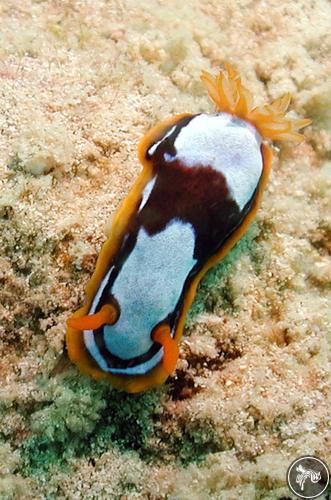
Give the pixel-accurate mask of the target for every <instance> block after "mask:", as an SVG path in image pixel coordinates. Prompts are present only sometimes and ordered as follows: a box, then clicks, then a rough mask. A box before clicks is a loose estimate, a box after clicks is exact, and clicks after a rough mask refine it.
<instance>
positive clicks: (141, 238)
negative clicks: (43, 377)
mask: <svg viewBox="0 0 331 500" xmlns="http://www.w3.org/2000/svg"><path fill="white" fill-rule="evenodd" d="M201 79H202V81H203V82H204V84H205V85H206V87H207V90H208V92H209V95H210V97H211V99H212V100H213V101H214V103H215V104H216V107H217V111H216V112H215V113H214V114H205V113H201V114H196V115H192V114H186V113H185V114H181V115H177V116H174V117H172V118H170V119H168V120H165V121H163V122H161V123H159V124H158V125H156V126H155V127H154V128H152V129H151V130H150V131H149V132H148V133H147V134H146V136H145V137H144V138H143V139H142V140H141V142H140V144H139V147H138V155H139V160H140V162H141V163H142V165H143V170H142V172H141V174H140V176H139V177H138V179H137V181H136V183H135V184H134V186H133V188H132V189H131V191H130V193H129V195H128V196H127V198H126V199H125V200H124V202H123V204H122V206H121V207H120V209H119V211H118V213H117V215H116V216H115V219H114V222H113V225H112V228H111V231H110V236H109V238H108V240H107V241H106V242H105V244H104V246H103V248H102V250H101V253H100V255H99V258H98V261H97V265H96V269H95V272H94V274H93V276H92V278H91V280H90V282H89V283H88V285H87V287H86V296H87V302H86V304H85V305H84V306H83V307H82V308H81V309H79V310H78V311H76V313H74V315H73V316H72V317H71V318H70V319H69V320H68V322H67V323H68V329H67V347H68V353H69V357H70V359H71V360H72V361H73V362H74V363H75V364H76V365H77V366H78V367H79V369H80V370H81V371H82V372H83V373H86V374H89V375H91V376H92V377H94V378H107V379H109V381H110V382H111V383H112V384H113V385H114V386H115V387H117V388H119V389H122V390H125V391H128V392H139V391H143V390H146V389H148V388H150V387H152V386H154V385H156V384H160V383H163V382H164V381H165V380H166V378H167V377H168V376H169V375H170V374H171V373H172V372H173V371H174V369H175V367H176V362H177V358H178V342H179V340H180V338H181V336H182V332H183V328H184V322H185V317H186V314H187V312H188V309H189V307H190V305H191V303H192V301H193V298H194V295H195V291H196V288H197V285H198V283H199V281H200V280H201V278H202V277H203V275H204V274H205V273H206V272H207V270H208V269H209V268H210V267H211V266H213V265H214V264H215V263H217V262H218V261H219V260H221V259H222V258H223V257H224V256H225V255H226V254H227V252H228V251H229V250H230V249H231V248H232V247H233V245H234V244H235V243H236V241H238V239H239V238H240V237H241V236H242V235H243V234H244V233H245V231H246V230H247V228H248V226H249V224H250V222H251V221H252V219H253V218H254V216H255V213H256V210H257V208H258V206H259V203H260V201H261V196H262V192H263V190H264V187H265V185H266V182H267V179H268V175H269V171H270V168H271V160H272V153H271V149H270V148H269V147H268V146H267V145H266V144H265V143H264V140H265V139H271V140H272V139H276V140H297V141H300V140H302V135H301V134H299V133H298V132H297V130H298V129H300V128H302V127H305V126H306V125H308V124H309V123H310V120H306V119H303V120H290V119H286V117H285V112H286V110H287V108H288V105H289V101H290V96H289V95H285V96H284V97H282V98H280V99H277V100H276V101H275V102H274V103H273V104H271V105H265V106H263V107H254V106H253V104H252V97H251V94H250V93H249V91H248V90H247V89H246V88H245V87H244V86H243V85H242V83H241V80H240V77H239V75H238V74H237V73H236V71H235V70H234V69H233V68H232V67H231V66H230V65H229V64H226V65H225V68H224V69H223V70H221V72H220V73H219V75H218V76H217V77H216V78H214V77H212V76H211V75H210V74H208V73H205V72H203V73H202V76H201Z"/></svg>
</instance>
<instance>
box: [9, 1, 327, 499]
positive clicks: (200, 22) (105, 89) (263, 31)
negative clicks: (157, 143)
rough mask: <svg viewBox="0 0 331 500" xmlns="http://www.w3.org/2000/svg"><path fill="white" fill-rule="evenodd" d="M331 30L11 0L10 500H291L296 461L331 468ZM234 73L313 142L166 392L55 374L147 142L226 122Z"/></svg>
mask: <svg viewBox="0 0 331 500" xmlns="http://www.w3.org/2000/svg"><path fill="white" fill-rule="evenodd" d="M330 25H331V6H330V3H329V2H328V1H327V0H296V1H287V0H266V1H258V0H255V1H254V0H251V1H250V0H231V1H230V0H228V1H227V0H224V1H221V0H206V1H202V0H201V1H197V0H188V1H186V2H178V1H177V0H167V1H163V0H159V1H157V0H146V1H142V2H140V1H136V0H123V1H120V0H114V1H106V0H103V1H102V0H93V1H92V0H86V1H75V0H62V1H57V0H53V1H51V0H45V1H43V0H38V1H37V0H35V1H33V0H6V1H4V0H0V26H1V28H0V81H1V86H0V131H1V135H0V225H1V228H0V250H1V253H0V322H1V323H0V325H1V326H0V350H1V359H0V373H1V377H0V399H1V406H0V412H1V418H0V439H1V444H0V498H3V499H7V498H8V499H11V498H18V499H21V498H24V499H44V498H45V499H51V498H67V499H75V500H76V499H83V498H84V499H99V498H100V499H102V498H111V499H121V500H125V499H134V498H142V499H145V498H146V499H150V500H157V499H163V498H167V499H172V500H175V499H176V500H177V499H178V500H184V499H190V500H195V499H197V500H200V499H202V500H205V499H222V500H223V499H224V500H230V499H231V500H232V499H233V500H237V499H239V498H240V499H245V500H250V499H272V500H273V499H282V498H283V499H284V498H294V497H293V496H291V494H290V492H289V490H288V488H287V486H286V470H287V467H288V466H289V464H290V462H291V461H292V460H293V459H295V458H297V457H299V456H300V455H304V454H314V455H317V456H318V457H320V458H323V459H325V460H326V461H329V465H330V463H331V451H330V450H331V431H330V426H331V397H330V394H331V393H330V335H331V333H330V332H331V307H330V306H331V301H330V297H331V261H330V251H331V210H330V209H331V134H330V128H331V116H330V108H331V82H330V74H331V32H330ZM224 61H230V62H231V63H232V64H233V65H234V66H235V67H236V68H237V69H238V70H239V71H240V73H241V74H242V75H243V81H244V82H245V84H246V86H247V87H248V88H249V89H250V90H251V91H252V92H253V94H254V97H255V99H256V102H257V104H262V103H264V102H266V101H270V100H272V99H275V98H277V97H279V96H280V95H282V94H283V93H285V92H291V93H292V95H293V101H292V110H293V111H292V114H293V116H295V115H297V116H305V117H309V118H311V119H312V120H313V125H312V126H311V127H309V128H308V129H307V130H306V131H305V136H306V140H305V142H303V143H302V144H300V145H296V146H293V145H291V144H279V145H278V149H277V150H276V155H275V160H274V164H273V171H272V175H271V179H270V182H269V185H268V189H267V191H266V193H265V196H264V200H263V204H262V207H261V208H260V210H259V212H258V216H257V219H256V221H255V223H254V224H253V225H252V227H251V229H250V230H249V232H248V234H247V235H246V236H245V237H244V238H243V239H242V240H241V241H240V243H239V244H238V245H237V246H236V247H235V249H234V250H233V251H232V252H231V254H230V255H229V256H228V257H227V258H226V260H225V261H224V262H223V263H222V264H220V265H219V266H218V267H217V268H216V269H214V270H213V271H211V272H210V273H209V274H208V276H207V277H206V278H205V280H204V281H203V283H202V285H201V286H200V288H199V292H198V295H197V298H196V300H195V303H194V305H193V307H192V310H191V313H190V316H189V318H188V321H187V327H186V331H185V336H184V339H183V341H182V343H181V352H180V361H179V363H178V366H177V371H176V373H175V374H174V376H173V377H171V379H170V380H169V381H168V382H167V384H166V385H164V386H163V387H160V388H157V389H154V390H152V391H149V392H147V393H145V394H140V395H136V396H132V395H126V394H123V393H119V392H117V391H115V390H112V388H111V387H110V386H109V385H108V384H104V383H98V382H95V381H92V380H90V379H88V378H86V377H83V376H82V375H80V374H79V373H78V371H77V370H76V368H74V367H70V368H69V369H67V370H65V371H64V372H63V373H61V374H54V373H52V370H53V368H54V366H55V365H56V363H57V361H58V359H59V358H60V357H61V354H62V352H63V349H64V334H65V321H66V318H67V317H68V315H70V313H71V312H72V311H74V310H75V309H77V307H79V306H80V305H81V304H82V302H83V299H84V286H85V285H86V283H87V281H88V279H89V277H90V276H91V273H92V271H93V269H94V265H95V262H96V258H97V255H98V252H99V250H100V247H101V245H102V243H103V242H104V241H105V238H106V236H105V234H106V232H107V230H108V229H109V222H110V220H111V217H112V215H113V214H114V212H115V211H116V208H117V207H118V205H119V203H120V201H121V200H122V199H123V197H124V196H125V195H126V193H127V192H128V190H129V188H130V186H131V185H132V183H133V182H134V180H135V178H136V177H137V174H138V172H139V171H140V168H141V166H140V165H139V163H138V160H137V155H136V146H137V143H138V141H139V139H140V138H141V137H142V136H143V134H144V133H145V132H146V131H147V130H148V129H149V128H150V127H151V126H152V125H154V124H155V123H157V122H158V121H159V120H161V119H164V118H166V117H168V116H170V115H173V114H176V113H181V112H192V113H196V112H200V111H211V110H212V105H211V103H210V102H209V100H208V98H207V95H206V93H205V91H204V89H203V88H202V85H201V83H200V80H199V75H200V72H201V70H202V69H205V70H209V71H210V70H211V71H213V72H216V71H217V70H218V69H219V67H220V66H221V64H222V63H223V62H224ZM325 498H326V497H325Z"/></svg>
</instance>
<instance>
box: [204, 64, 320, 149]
mask: <svg viewBox="0 0 331 500" xmlns="http://www.w3.org/2000/svg"><path fill="white" fill-rule="evenodd" d="M201 80H202V82H203V83H204V85H205V86H206V88H207V91H208V94H209V96H210V98H211V99H212V100H213V101H214V103H215V104H216V106H217V108H218V110H219V111H221V112H224V113H230V114H233V115H236V116H238V117H239V118H242V119H243V120H246V121H248V122H250V123H252V125H254V126H255V128H256V129H257V130H258V131H259V133H260V134H261V136H262V137H265V138H267V139H271V140H277V141H283V140H293V141H298V142H301V141H302V140H303V135H302V134H300V133H298V130H299V129H301V128H303V127H306V126H307V125H309V124H310V123H311V120H309V119H301V120H295V119H291V118H286V116H285V114H286V111H287V108H288V106H289V104H290V100H291V95H290V94H285V95H284V96H282V97H280V98H278V99H276V100H275V101H274V102H273V103H272V104H265V105H264V106H254V104H253V96H252V94H251V93H250V92H249V90H247V89H246V88H245V87H244V86H243V85H242V83H241V78H240V76H239V74H238V73H237V72H236V70H235V69H234V68H233V67H232V66H231V65H230V64H229V63H225V64H224V69H222V70H221V71H220V73H219V75H217V76H216V77H214V76H212V75H211V74H210V73H208V72H206V71H203V72H202V73H201Z"/></svg>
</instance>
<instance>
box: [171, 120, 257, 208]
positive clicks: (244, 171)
mask: <svg viewBox="0 0 331 500" xmlns="http://www.w3.org/2000/svg"><path fill="white" fill-rule="evenodd" d="M175 148H176V156H175V157H174V158H172V159H176V160H180V161H182V162H183V163H184V165H186V166H187V167H195V166H199V167H201V166H206V167H207V166H210V167H212V168H214V169H215V170H216V171H218V172H221V173H222V174H223V175H224V177H225V179H226V182H227V186H228V189H229V191H230V196H231V197H232V198H233V199H234V200H235V201H236V202H237V204H238V206H239V208H240V209H242V208H243V207H244V206H245V205H246V203H247V202H248V201H249V200H250V199H251V197H252V195H253V193H254V191H255V189H256V187H257V185H258V182H259V179H260V177H261V173H262V167H263V159H262V154H261V149H260V148H261V137H260V135H259V134H258V132H257V130H256V129H255V128H254V127H253V126H252V125H251V124H249V123H248V122H246V121H245V120H241V119H239V118H234V117H233V116H232V115H229V114H227V113H219V114H214V115H207V114H201V115H197V116H196V117H194V118H193V119H192V120H191V121H190V122H189V123H188V124H187V125H186V126H185V127H183V128H182V129H181V131H180V132H179V134H178V136H177V137H176V140H175ZM166 159H168V160H171V158H170V157H169V158H166Z"/></svg>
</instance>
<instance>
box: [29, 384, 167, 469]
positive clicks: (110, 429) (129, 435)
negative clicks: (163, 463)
mask: <svg viewBox="0 0 331 500" xmlns="http://www.w3.org/2000/svg"><path fill="white" fill-rule="evenodd" d="M42 391H43V398H44V401H43V403H42V404H43V408H41V409H38V410H37V411H35V412H33V413H32V414H31V416H30V428H31V435H30V437H28V439H27V440H26V441H25V442H24V443H23V445H22V448H21V454H22V459H23V464H24V465H23V471H24V473H25V474H28V475H29V474H32V475H39V474H45V473H47V472H48V471H49V469H50V468H51V467H54V466H55V467H58V468H63V467H66V466H67V465H68V464H69V462H70V461H71V460H72V459H74V458H76V457H81V456H85V457H90V458H91V457H92V459H93V456H98V455H100V454H101V453H103V452H105V451H107V450H109V449H111V448H112V447H116V448H117V449H120V450H121V451H123V452H124V451H132V450H139V452H140V454H143V452H144V450H145V449H146V448H147V442H148V438H149V436H150V435H151V433H152V430H153V419H152V417H153V415H154V416H155V414H156V413H157V412H158V408H159V399H160V391H157V390H154V391H150V392H148V393H146V394H140V395H137V396H132V395H129V394H125V393H122V392H118V391H116V390H113V389H112V388H111V387H110V386H109V384H107V383H103V382H95V381H93V380H90V379H88V378H86V377H78V378H77V377H67V378H64V379H62V378H60V380H59V381H58V382H57V381H56V380H53V381H50V382H49V383H46V384H45V386H44V388H42ZM47 398H49V401H47Z"/></svg>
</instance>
